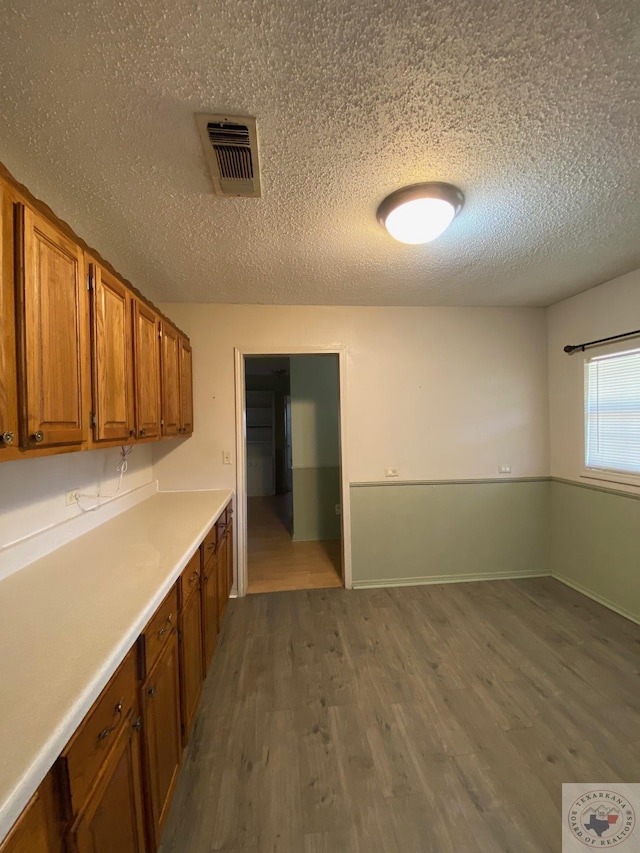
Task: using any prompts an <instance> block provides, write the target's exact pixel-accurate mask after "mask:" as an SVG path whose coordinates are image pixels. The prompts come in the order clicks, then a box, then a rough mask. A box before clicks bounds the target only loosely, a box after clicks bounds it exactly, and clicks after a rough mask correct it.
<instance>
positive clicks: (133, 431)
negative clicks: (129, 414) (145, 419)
mask: <svg viewBox="0 0 640 853" xmlns="http://www.w3.org/2000/svg"><path fill="white" fill-rule="evenodd" d="M129 435H130V436H131V438H135V437H136V431H135V429H130V430H129Z"/></svg>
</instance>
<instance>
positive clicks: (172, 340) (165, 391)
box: [160, 323, 180, 435]
mask: <svg viewBox="0 0 640 853" xmlns="http://www.w3.org/2000/svg"><path fill="white" fill-rule="evenodd" d="M160 340H161V343H162V347H161V353H162V434H163V435H177V434H178V431H179V429H180V350H179V344H178V333H177V332H176V330H175V329H174V328H173V327H172V326H169V325H168V324H167V323H162V329H161V339H160Z"/></svg>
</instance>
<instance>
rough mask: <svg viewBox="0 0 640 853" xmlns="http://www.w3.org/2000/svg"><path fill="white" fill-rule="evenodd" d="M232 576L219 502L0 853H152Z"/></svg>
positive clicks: (227, 514)
mask: <svg viewBox="0 0 640 853" xmlns="http://www.w3.org/2000/svg"><path fill="white" fill-rule="evenodd" d="M232 583H233V524H232V521H231V510H230V506H227V507H226V508H225V510H224V511H223V513H222V515H221V516H220V519H219V520H218V522H216V524H214V525H213V527H212V528H211V530H210V531H209V533H208V534H207V536H206V537H205V539H204V541H203V543H202V544H201V545H200V547H199V548H198V550H197V551H196V552H195V553H194V555H193V556H192V558H191V560H190V561H189V563H188V564H187V566H186V567H185V569H184V571H183V573H182V575H181V577H180V578H179V579H178V580H177V582H176V583H175V584H174V585H173V586H172V587H171V589H170V591H169V593H168V594H167V596H166V597H165V599H164V600H163V601H162V603H161V604H160V606H159V607H158V608H157V610H156V612H155V613H154V615H153V616H152V617H151V619H150V620H149V622H148V624H147V626H146V627H145V629H144V631H143V632H142V634H141V635H140V637H139V638H138V641H137V643H136V644H135V645H134V646H133V647H132V648H131V649H130V651H129V653H128V654H127V655H126V657H125V659H124V660H123V661H122V663H121V664H120V666H119V667H118V669H117V670H116V672H115V673H114V675H113V676H112V677H111V679H110V680H109V682H108V683H107V685H106V687H105V688H104V690H103V691H102V693H101V694H100V696H99V697H98V699H96V701H95V702H94V704H93V706H92V708H91V709H90V711H89V712H88V714H87V715H86V716H85V718H84V720H83V721H82V723H81V724H80V725H79V726H78V729H77V730H76V732H75V733H74V735H73V737H72V738H71V740H70V741H69V743H68V744H67V746H66V747H65V749H64V750H63V752H62V754H61V755H60V757H59V758H58V760H57V762H56V764H55V765H54V767H53V768H52V770H51V772H50V773H49V775H48V776H47V777H46V779H45V780H44V782H43V783H42V785H41V786H40V788H39V789H38V791H37V792H36V794H35V795H34V796H33V797H32V799H31V800H30V802H29V803H28V805H27V806H26V808H25V809H24V811H23V813H22V814H21V816H20V817H19V819H18V820H17V821H16V824H15V826H14V827H13V828H12V830H11V832H10V833H9V835H8V836H7V837H6V838H5V840H4V841H3V842H2V843H1V844H0V853H156V851H157V849H158V846H159V844H160V840H161V835H162V830H163V828H164V824H165V821H166V818H167V814H168V810H169V805H170V803H171V798H172V796H173V792H174V789H175V786H176V782H177V780H178V773H179V770H180V764H181V761H182V750H183V747H184V746H186V744H187V741H188V739H189V734H190V732H191V729H192V727H193V723H194V719H195V716H196V713H197V709H198V703H199V701H200V695H201V691H202V681H203V679H204V676H205V674H206V669H207V668H208V665H209V663H210V661H211V657H212V655H213V652H214V650H215V647H216V638H217V633H218V630H219V627H220V620H221V618H222V615H224V610H225V607H226V602H227V598H228V596H229V592H230V591H231V586H232ZM211 807H213V804H212V806H211Z"/></svg>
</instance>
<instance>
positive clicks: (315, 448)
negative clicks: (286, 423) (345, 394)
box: [289, 355, 340, 468]
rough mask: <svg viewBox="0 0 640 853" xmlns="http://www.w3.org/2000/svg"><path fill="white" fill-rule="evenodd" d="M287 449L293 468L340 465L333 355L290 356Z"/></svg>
mask: <svg viewBox="0 0 640 853" xmlns="http://www.w3.org/2000/svg"><path fill="white" fill-rule="evenodd" d="M289 365H290V377H291V380H290V381H291V384H290V389H291V451H292V459H293V467H294V468H337V467H338V465H339V464H340V453H339V447H340V443H339V440H338V439H339V435H340V423H339V412H338V358H337V356H331V355H325V356H304V355H298V356H292V357H291V358H290V360H289Z"/></svg>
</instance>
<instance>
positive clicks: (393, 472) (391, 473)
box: [384, 468, 398, 477]
mask: <svg viewBox="0 0 640 853" xmlns="http://www.w3.org/2000/svg"><path fill="white" fill-rule="evenodd" d="M384 476H385V477H397V476H398V469H397V468H385V469H384Z"/></svg>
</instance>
